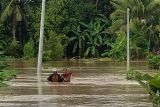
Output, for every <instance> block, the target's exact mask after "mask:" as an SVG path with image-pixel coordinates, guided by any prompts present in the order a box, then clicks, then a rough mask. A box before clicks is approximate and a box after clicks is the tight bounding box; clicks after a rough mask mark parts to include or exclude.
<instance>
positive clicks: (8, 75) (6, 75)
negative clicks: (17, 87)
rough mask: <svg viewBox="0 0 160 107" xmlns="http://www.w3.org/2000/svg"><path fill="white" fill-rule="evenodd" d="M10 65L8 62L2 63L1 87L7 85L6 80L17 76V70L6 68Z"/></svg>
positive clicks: (0, 67) (0, 69)
mask: <svg viewBox="0 0 160 107" xmlns="http://www.w3.org/2000/svg"><path fill="white" fill-rule="evenodd" d="M8 66H9V65H8V64H6V63H2V62H1V63H0V87H2V86H5V85H6V84H5V83H4V81H8V80H11V79H13V78H15V77H16V72H15V71H11V70H6V68H7V67H8Z"/></svg>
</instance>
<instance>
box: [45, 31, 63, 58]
mask: <svg viewBox="0 0 160 107" xmlns="http://www.w3.org/2000/svg"><path fill="white" fill-rule="evenodd" d="M47 36H48V37H49V38H47V39H46V41H45V43H44V47H45V48H44V59H43V60H59V59H61V58H62V57H63V54H64V53H63V46H62V44H61V36H60V35H57V34H56V33H55V32H53V31H49V32H48V35H47Z"/></svg>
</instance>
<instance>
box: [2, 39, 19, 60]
mask: <svg viewBox="0 0 160 107" xmlns="http://www.w3.org/2000/svg"><path fill="white" fill-rule="evenodd" d="M19 47H20V45H19V42H18V41H12V42H11V43H9V46H7V48H6V49H5V50H4V52H5V54H6V55H8V56H14V57H19V50H20V48H19Z"/></svg>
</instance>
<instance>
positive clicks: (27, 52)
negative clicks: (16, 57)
mask: <svg viewBox="0 0 160 107" xmlns="http://www.w3.org/2000/svg"><path fill="white" fill-rule="evenodd" d="M23 53H24V57H25V59H30V58H33V57H34V53H35V50H34V43H33V40H30V41H29V42H27V43H26V44H25V46H24V49H23Z"/></svg>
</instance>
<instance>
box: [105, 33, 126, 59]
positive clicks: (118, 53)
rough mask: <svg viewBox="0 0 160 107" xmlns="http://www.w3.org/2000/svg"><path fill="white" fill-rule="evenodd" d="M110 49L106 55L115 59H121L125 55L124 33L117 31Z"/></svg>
mask: <svg viewBox="0 0 160 107" xmlns="http://www.w3.org/2000/svg"><path fill="white" fill-rule="evenodd" d="M111 47H112V49H111V50H110V51H109V53H108V55H109V56H110V57H111V58H113V59H115V60H123V59H125V57H126V34H125V33H124V32H118V33H117V38H116V41H115V43H113V44H112V45H111Z"/></svg>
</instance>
